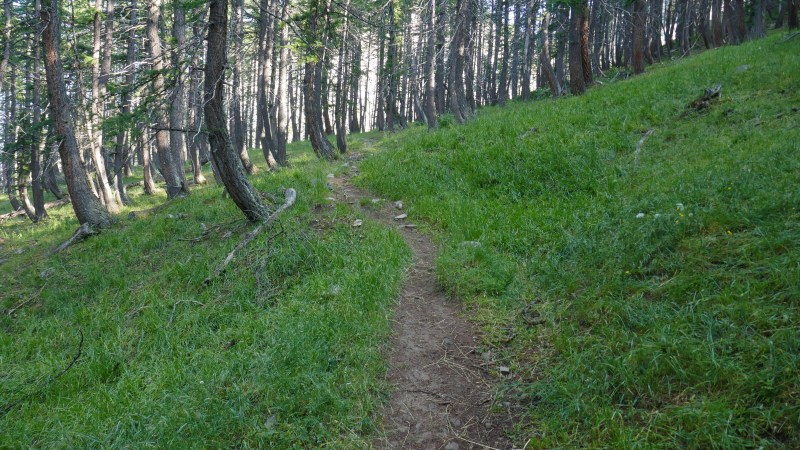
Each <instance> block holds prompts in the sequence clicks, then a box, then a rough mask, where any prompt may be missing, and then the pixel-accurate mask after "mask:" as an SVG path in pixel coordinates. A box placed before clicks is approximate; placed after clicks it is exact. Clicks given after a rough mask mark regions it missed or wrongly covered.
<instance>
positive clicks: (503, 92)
mask: <svg viewBox="0 0 800 450" xmlns="http://www.w3.org/2000/svg"><path fill="white" fill-rule="evenodd" d="M467 1H471V0H467ZM501 1H502V4H501V5H502V6H499V7H498V10H499V11H500V13H501V14H502V18H501V20H498V21H497V22H498V24H499V25H500V26H501V27H502V33H503V34H502V36H503V52H502V56H501V57H502V58H503V62H502V63H500V80H499V81H498V83H497V84H498V87H497V103H499V104H501V105H502V104H504V103H505V102H506V100H508V53H509V48H508V2H509V0H501Z"/></svg>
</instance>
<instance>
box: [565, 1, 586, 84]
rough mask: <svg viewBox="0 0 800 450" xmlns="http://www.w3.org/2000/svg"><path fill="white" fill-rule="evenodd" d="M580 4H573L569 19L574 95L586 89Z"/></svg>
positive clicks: (571, 79)
mask: <svg viewBox="0 0 800 450" xmlns="http://www.w3.org/2000/svg"><path fill="white" fill-rule="evenodd" d="M580 8H581V6H580V5H578V6H573V7H572V11H571V14H570V20H569V88H570V91H571V92H572V95H580V94H583V93H584V92H585V91H586V82H585V81H584V78H583V56H582V55H581V25H582V22H581V14H580V12H579V11H578V10H579V9H580Z"/></svg>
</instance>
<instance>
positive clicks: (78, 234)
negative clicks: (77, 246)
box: [53, 222, 98, 254]
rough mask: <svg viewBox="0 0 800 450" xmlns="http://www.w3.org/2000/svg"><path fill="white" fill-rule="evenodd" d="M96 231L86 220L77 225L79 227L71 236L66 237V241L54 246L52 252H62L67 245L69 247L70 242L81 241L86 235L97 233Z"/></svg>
mask: <svg viewBox="0 0 800 450" xmlns="http://www.w3.org/2000/svg"><path fill="white" fill-rule="evenodd" d="M97 233H98V231H96V230H95V229H94V228H92V226H91V225H89V222H86V223H84V224H82V225H81V226H80V227H79V228H78V229H77V230H76V231H75V233H74V234H73V235H72V237H70V238H69V239H67V240H66V241H64V243H63V244H61V245H59V246H58V247H56V248H55V249H54V250H53V254H56V253H59V252H62V251H64V250H65V249H66V248H67V247H69V246H70V245H72V244H74V243H76V242H80V241H82V240H84V239H86V238H87V237H89V236H91V235H93V234H97Z"/></svg>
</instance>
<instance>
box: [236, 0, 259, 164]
mask: <svg viewBox="0 0 800 450" xmlns="http://www.w3.org/2000/svg"><path fill="white" fill-rule="evenodd" d="M231 10H232V11H233V18H232V20H231V22H232V33H231V35H232V41H233V42H232V44H233V46H232V48H231V50H232V54H233V57H232V58H231V63H230V67H231V71H232V72H233V80H232V81H233V83H232V85H231V99H230V117H231V127H230V130H231V139H233V148H234V149H235V150H236V152H237V153H238V154H239V158H241V159H242V164H243V165H244V169H245V170H246V171H247V173H253V172H254V171H255V167H254V166H253V163H252V161H250V155H249V154H248V153H247V148H245V145H244V123H243V121H242V100H241V90H242V69H241V65H242V63H241V61H240V55H241V54H242V46H243V44H242V42H243V38H244V36H243V35H244V0H233V5H232V8H231Z"/></svg>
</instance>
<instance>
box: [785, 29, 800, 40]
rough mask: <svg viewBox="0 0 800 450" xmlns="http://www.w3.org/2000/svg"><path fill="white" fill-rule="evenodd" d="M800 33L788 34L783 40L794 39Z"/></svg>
mask: <svg viewBox="0 0 800 450" xmlns="http://www.w3.org/2000/svg"><path fill="white" fill-rule="evenodd" d="M798 35H800V31H798V32H796V33H793V34H790V35H788V36H786V37H785V38H783V41H781V42H786V41H788V40H790V39H793V38H795V37H797V36H798Z"/></svg>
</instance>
